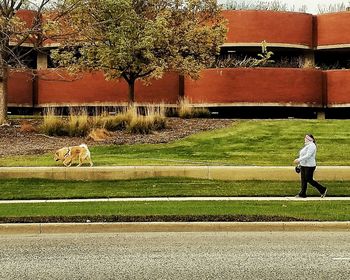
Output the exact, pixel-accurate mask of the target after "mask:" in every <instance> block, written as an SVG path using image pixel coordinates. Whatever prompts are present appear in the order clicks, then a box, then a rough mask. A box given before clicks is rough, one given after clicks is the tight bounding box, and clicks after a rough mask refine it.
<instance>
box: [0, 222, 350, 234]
mask: <svg viewBox="0 0 350 280" xmlns="http://www.w3.org/2000/svg"><path fill="white" fill-rule="evenodd" d="M244 231H247V232H251V231H265V232H274V231H286V232H291V231H321V232H322V231H350V222H152V223H33V224H0V235H9V234H11V235H13V234H18V235H20V234H22V235H39V234H79V233H122V232H129V233H132V232H244Z"/></svg>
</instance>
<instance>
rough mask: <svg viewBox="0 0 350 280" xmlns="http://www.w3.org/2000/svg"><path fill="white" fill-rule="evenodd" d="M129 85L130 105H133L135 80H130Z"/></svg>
mask: <svg viewBox="0 0 350 280" xmlns="http://www.w3.org/2000/svg"><path fill="white" fill-rule="evenodd" d="M127 82H128V85H129V94H128V103H129V105H133V104H134V103H135V80H128V81H127Z"/></svg>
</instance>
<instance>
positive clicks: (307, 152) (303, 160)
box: [294, 134, 327, 198]
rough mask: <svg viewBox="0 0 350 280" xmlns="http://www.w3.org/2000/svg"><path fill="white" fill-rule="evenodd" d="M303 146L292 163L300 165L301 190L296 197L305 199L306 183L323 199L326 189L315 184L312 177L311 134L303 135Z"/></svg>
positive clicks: (314, 167) (312, 139)
mask: <svg viewBox="0 0 350 280" xmlns="http://www.w3.org/2000/svg"><path fill="white" fill-rule="evenodd" d="M304 142H305V146H304V147H303V148H302V149H301V150H300V152H299V157H298V158H297V159H295V160H294V163H296V164H299V165H300V178H301V190H300V192H299V194H298V195H296V197H302V198H305V197H306V189H307V183H309V184H310V185H311V186H313V187H315V188H316V189H317V190H318V191H319V193H320V194H321V197H322V198H323V197H325V196H326V193H327V188H326V187H324V186H322V185H321V184H320V183H318V182H316V181H315V180H314V179H313V177H314V171H315V169H316V150H317V147H316V141H315V138H314V137H313V136H312V135H311V134H307V135H305V138H304Z"/></svg>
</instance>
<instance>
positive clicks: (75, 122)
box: [67, 110, 91, 137]
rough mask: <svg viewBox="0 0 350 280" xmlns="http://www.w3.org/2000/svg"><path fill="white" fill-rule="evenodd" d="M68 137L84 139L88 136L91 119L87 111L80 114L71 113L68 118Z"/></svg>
mask: <svg viewBox="0 0 350 280" xmlns="http://www.w3.org/2000/svg"><path fill="white" fill-rule="evenodd" d="M67 130H68V135H69V136H71V137H74V136H75V137H82V136H86V135H88V133H89V131H90V130H91V129H90V124H89V117H88V114H87V112H86V110H82V111H80V112H78V113H74V112H73V111H71V112H70V114H69V118H68V127H67Z"/></svg>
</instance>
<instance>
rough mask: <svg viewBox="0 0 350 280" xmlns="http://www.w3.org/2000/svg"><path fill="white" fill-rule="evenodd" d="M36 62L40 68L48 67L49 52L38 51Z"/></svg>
mask: <svg viewBox="0 0 350 280" xmlns="http://www.w3.org/2000/svg"><path fill="white" fill-rule="evenodd" d="M36 64H37V69H38V70H42V69H47V54H46V53H42V52H38V56H37V61H36Z"/></svg>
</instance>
